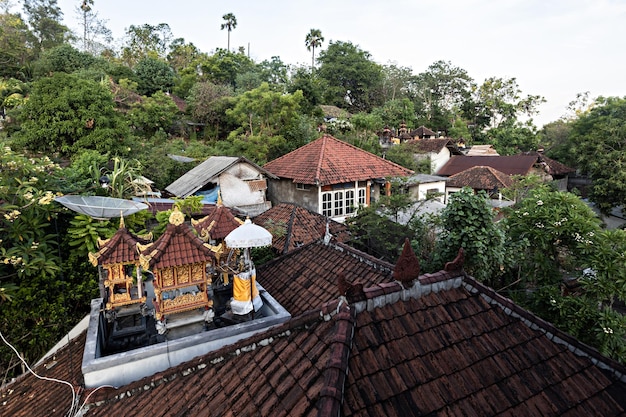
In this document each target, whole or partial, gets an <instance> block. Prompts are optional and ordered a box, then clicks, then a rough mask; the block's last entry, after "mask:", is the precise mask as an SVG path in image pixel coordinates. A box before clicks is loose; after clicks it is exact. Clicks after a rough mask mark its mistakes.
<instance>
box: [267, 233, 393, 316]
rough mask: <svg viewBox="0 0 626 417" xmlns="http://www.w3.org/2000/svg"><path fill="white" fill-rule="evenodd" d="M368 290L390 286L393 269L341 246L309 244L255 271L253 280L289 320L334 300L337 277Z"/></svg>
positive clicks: (350, 248) (319, 243) (354, 250)
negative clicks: (282, 310) (388, 283)
mask: <svg viewBox="0 0 626 417" xmlns="http://www.w3.org/2000/svg"><path fill="white" fill-rule="evenodd" d="M340 273H343V274H344V275H345V277H346V279H347V281H348V282H353V283H362V284H363V285H365V286H371V285H374V284H379V283H383V282H391V281H392V278H391V275H392V273H393V265H392V264H389V263H387V262H383V261H380V260H378V259H376V258H374V257H372V256H370V255H367V254H365V253H363V252H361V251H358V250H356V249H354V248H352V247H350V246H348V245H345V244H342V243H336V244H329V245H325V244H323V243H321V242H314V243H310V244H308V245H306V246H303V247H300V248H297V249H295V250H293V251H292V252H290V253H289V254H287V255H285V256H281V257H279V258H276V259H274V260H272V261H270V262H267V263H265V264H263V265H261V266H259V267H257V279H258V281H259V283H260V284H261V285H262V286H263V288H265V289H266V290H267V292H268V293H270V294H272V296H273V297H274V298H275V299H276V300H278V302H279V303H280V304H281V305H282V306H283V307H284V308H285V309H286V310H287V311H289V312H290V313H291V315H292V317H293V316H296V315H298V314H301V313H303V312H305V311H308V310H311V309H315V308H320V306H322V305H323V304H324V303H326V302H328V301H331V300H333V299H335V298H337V295H338V290H337V274H340Z"/></svg>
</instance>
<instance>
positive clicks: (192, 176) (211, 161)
mask: <svg viewBox="0 0 626 417" xmlns="http://www.w3.org/2000/svg"><path fill="white" fill-rule="evenodd" d="M240 162H242V163H247V164H249V165H251V166H253V167H254V168H255V169H257V170H258V171H259V172H262V173H263V174H265V175H266V176H269V177H272V178H273V177H274V175H272V174H271V173H269V172H268V171H266V170H265V169H263V168H261V167H260V166H258V165H257V164H255V163H254V162H252V161H250V160H248V159H246V158H244V157H243V156H239V157H237V156H211V157H209V158H208V159H207V160H205V161H204V162H202V163H201V164H199V165H198V166H196V167H194V168H192V169H191V170H189V171H188V172H187V173H186V174H184V175H183V176H181V177H180V178H178V179H177V180H176V181H174V182H173V183H171V184H170V185H168V186H167V187H165V190H166V191H168V192H170V193H172V194H173V195H175V196H177V197H187V196H190V195H192V194H193V193H195V192H196V191H198V190H199V189H201V188H202V187H204V186H205V185H206V184H207V183H209V182H214V181H215V178H216V177H218V176H219V175H220V174H222V173H223V172H224V171H226V170H227V169H229V168H230V167H232V166H233V165H235V164H237V163H240Z"/></svg>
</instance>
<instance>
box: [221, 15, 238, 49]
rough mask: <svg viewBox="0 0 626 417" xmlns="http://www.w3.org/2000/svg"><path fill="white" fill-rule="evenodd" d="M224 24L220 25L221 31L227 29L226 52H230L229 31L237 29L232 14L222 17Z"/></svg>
mask: <svg viewBox="0 0 626 417" xmlns="http://www.w3.org/2000/svg"><path fill="white" fill-rule="evenodd" d="M222 19H224V20H225V21H226V23H222V30H224V29H228V50H229V51H230V31H231V30H233V29H235V28H236V27H237V18H236V17H235V15H234V14H232V13H227V14H225V15H224V16H222Z"/></svg>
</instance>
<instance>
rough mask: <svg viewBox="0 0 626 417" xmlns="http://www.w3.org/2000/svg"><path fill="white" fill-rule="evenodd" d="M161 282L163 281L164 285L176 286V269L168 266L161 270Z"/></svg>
mask: <svg viewBox="0 0 626 417" xmlns="http://www.w3.org/2000/svg"><path fill="white" fill-rule="evenodd" d="M161 282H162V283H163V287H172V286H174V271H173V270H172V268H166V269H164V270H162V271H161Z"/></svg>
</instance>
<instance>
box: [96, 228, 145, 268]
mask: <svg viewBox="0 0 626 417" xmlns="http://www.w3.org/2000/svg"><path fill="white" fill-rule="evenodd" d="M148 242H149V240H147V239H145V238H143V237H139V236H135V235H133V234H132V233H130V232H129V231H128V229H126V228H125V227H120V228H119V229H118V230H117V232H115V234H114V235H113V236H112V237H111V238H110V239H107V240H105V241H103V242H102V243H101V244H100V249H99V250H98V252H96V253H95V254H90V256H89V259H90V260H91V262H92V263H93V264H94V265H112V264H125V263H134V262H136V261H139V249H138V248H137V243H140V244H142V245H145V244H147V243H148Z"/></svg>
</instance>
